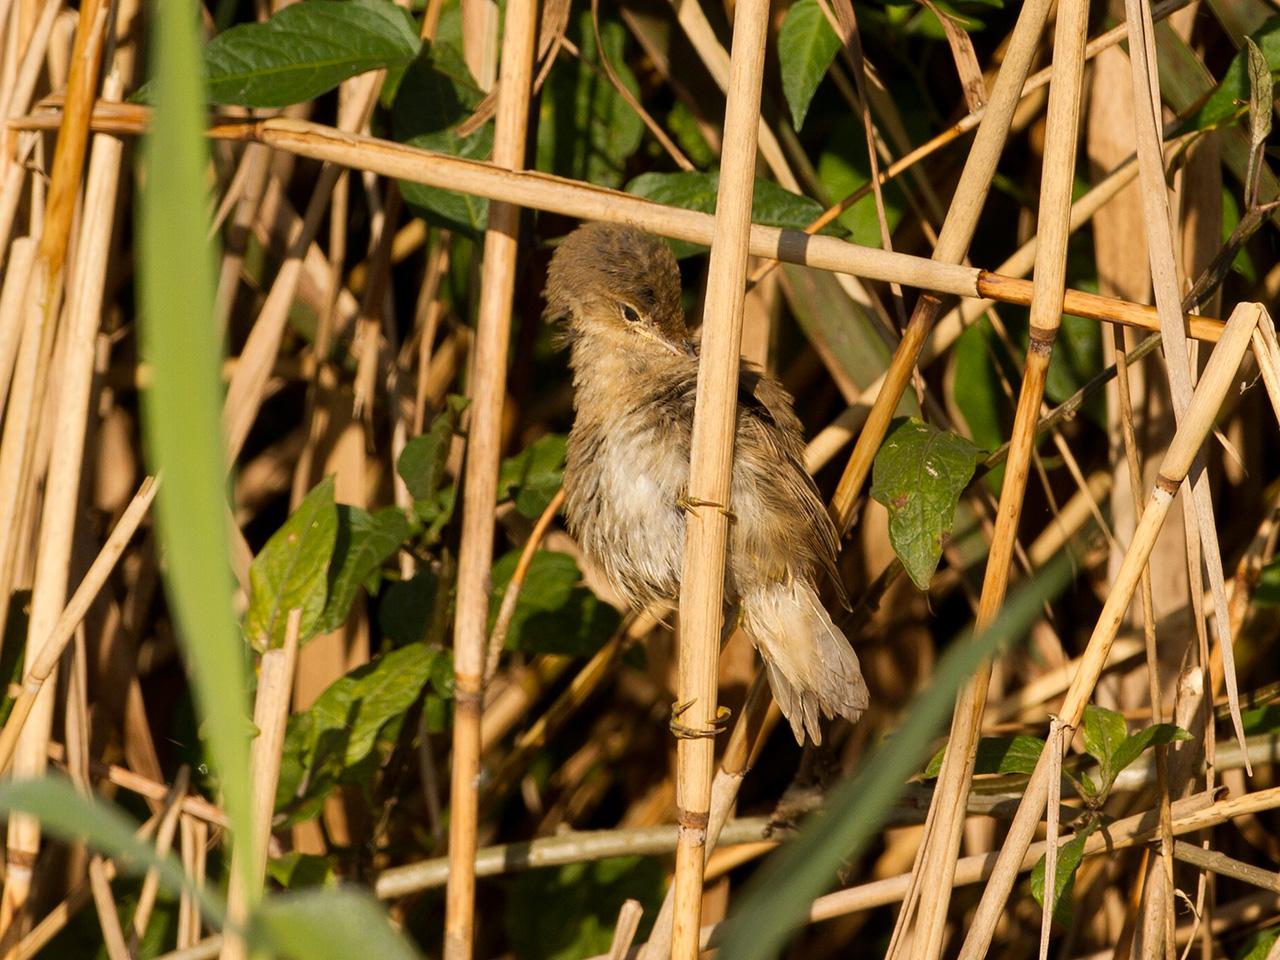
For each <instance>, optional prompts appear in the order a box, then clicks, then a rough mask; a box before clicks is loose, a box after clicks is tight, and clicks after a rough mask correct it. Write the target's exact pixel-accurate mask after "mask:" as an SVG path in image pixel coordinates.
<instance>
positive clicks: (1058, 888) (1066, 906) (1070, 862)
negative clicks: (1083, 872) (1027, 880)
mask: <svg viewBox="0 0 1280 960" xmlns="http://www.w3.org/2000/svg"><path fill="white" fill-rule="evenodd" d="M1092 832H1093V829H1092V828H1089V829H1086V830H1082V831H1080V832H1079V833H1077V834H1076V835H1075V836H1074V837H1072V838H1071V839H1070V840H1068V841H1067V842H1066V843H1064V844H1063V845H1062V846H1060V847H1059V848H1058V865H1057V869H1056V870H1055V871H1054V882H1053V919H1054V920H1055V921H1057V922H1058V923H1059V924H1060V925H1062V926H1064V927H1069V926H1070V925H1071V892H1072V889H1073V888H1074V887H1075V883H1076V870H1078V869H1079V867H1080V861H1081V860H1083V859H1084V844H1085V841H1086V840H1088V839H1089V834H1090V833H1092ZM1044 871H1045V860H1044V857H1041V858H1040V859H1039V860H1038V861H1036V865H1035V867H1033V868H1032V870H1031V895H1032V896H1034V897H1035V898H1036V903H1038V904H1040V906H1041V908H1042V909H1043V907H1044Z"/></svg>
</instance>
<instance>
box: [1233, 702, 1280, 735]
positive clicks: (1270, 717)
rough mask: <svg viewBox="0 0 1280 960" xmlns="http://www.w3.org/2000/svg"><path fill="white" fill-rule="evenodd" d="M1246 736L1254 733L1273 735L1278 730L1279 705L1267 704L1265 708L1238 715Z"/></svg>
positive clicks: (1279, 721)
mask: <svg viewBox="0 0 1280 960" xmlns="http://www.w3.org/2000/svg"><path fill="white" fill-rule="evenodd" d="M1240 720H1241V723H1242V726H1243V727H1244V732H1245V735H1246V736H1250V737H1251V736H1253V735H1254V734H1255V733H1273V732H1275V731H1277V730H1280V703H1269V704H1267V705H1266V706H1265V707H1254V708H1253V709H1252V710H1246V711H1244V713H1242V714H1241V715H1240Z"/></svg>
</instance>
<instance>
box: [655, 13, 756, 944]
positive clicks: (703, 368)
mask: <svg viewBox="0 0 1280 960" xmlns="http://www.w3.org/2000/svg"><path fill="white" fill-rule="evenodd" d="M692 5H693V4H690V3H686V4H685V6H686V7H688V6H692ZM768 26H769V3H768V0H739V3H738V5H737V7H736V9H735V11H734V23H733V47H732V52H731V55H730V75H729V87H728V92H727V100H726V104H725V120H724V149H723V151H722V157H723V160H722V165H721V171H720V182H719V187H718V189H717V192H716V214H715V229H714V232H713V235H712V239H711V256H710V260H709V262H708V265H707V286H706V292H705V299H704V306H703V318H704V322H703V326H702V349H701V362H700V363H699V364H698V385H697V387H698V389H697V398H696V401H695V404H694V411H693V433H692V436H691V440H690V465H689V501H690V504H691V507H690V508H689V509H688V510H687V514H688V520H687V522H686V524H685V543H684V562H683V576H682V579H681V585H680V641H679V651H678V658H677V664H676V668H677V674H676V697H677V705H676V707H675V708H674V709H675V710H677V711H679V713H680V722H681V724H682V725H684V727H686V728H689V729H691V730H692V731H695V733H694V735H693V736H682V737H680V738H679V739H678V741H677V744H676V768H677V769H676V822H677V823H678V824H679V834H678V837H677V843H676V863H675V879H674V880H673V881H672V882H673V886H674V888H675V897H674V923H673V933H672V946H671V956H672V958H673V960H696V958H697V956H698V929H699V920H700V917H701V914H702V875H703V870H704V868H705V866H706V840H707V827H708V818H709V811H710V805H711V775H712V764H713V761H714V758H715V740H714V738H715V735H716V733H717V732H718V728H717V726H716V724H717V722H718V721H719V719H720V718H719V716H718V711H717V709H716V700H717V694H718V691H717V682H716V680H717V676H718V670H717V666H718V664H719V659H720V633H721V625H722V622H723V619H724V570H725V547H726V543H727V538H728V530H729V511H730V510H731V509H732V504H731V503H730V502H729V495H730V487H731V484H732V477H733V444H734V434H735V427H734V425H735V423H736V422H737V412H738V369H739V356H740V354H741V344H742V310H743V303H744V301H745V299H746V287H745V281H746V274H747V256H748V239H749V234H750V229H751V203H752V196H753V192H754V187H755V157H756V145H757V134H758V131H759V125H760V92H761V87H762V83H763V74H764V56H765V41H766V37H767V35H768Z"/></svg>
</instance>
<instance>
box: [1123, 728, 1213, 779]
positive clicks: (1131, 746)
mask: <svg viewBox="0 0 1280 960" xmlns="http://www.w3.org/2000/svg"><path fill="white" fill-rule="evenodd" d="M1194 739H1195V738H1194V737H1192V736H1191V734H1190V733H1189V732H1188V731H1186V730H1183V729H1182V728H1181V727H1179V726H1178V725H1177V724H1173V723H1156V724H1153V725H1151V726H1149V727H1147V728H1146V729H1145V730H1139V731H1138V732H1137V733H1135V734H1132V735H1131V736H1127V737H1125V738H1124V739H1123V740H1122V741H1120V745H1119V746H1118V747H1116V750H1115V753H1114V754H1112V756H1111V773H1112V776H1113V777H1114V776H1118V775H1119V773H1120V771H1121V770H1123V769H1124V768H1125V767H1127V766H1128V765H1129V764H1131V763H1133V761H1135V760H1137V759H1138V757H1139V756H1141V754H1142V752H1143V751H1144V750H1146V749H1147V748H1148V747H1156V746H1163V745H1164V744H1167V743H1180V742H1184V741H1187V740H1194Z"/></svg>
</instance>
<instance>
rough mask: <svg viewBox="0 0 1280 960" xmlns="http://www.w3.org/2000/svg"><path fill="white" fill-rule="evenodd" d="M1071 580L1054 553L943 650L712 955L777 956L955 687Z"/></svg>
mask: <svg viewBox="0 0 1280 960" xmlns="http://www.w3.org/2000/svg"><path fill="white" fill-rule="evenodd" d="M1072 578H1073V571H1072V566H1071V563H1070V561H1069V559H1068V558H1067V555H1066V554H1065V553H1059V554H1057V555H1056V556H1055V557H1054V558H1053V560H1051V561H1050V562H1049V563H1047V564H1045V565H1044V566H1042V567H1041V568H1040V570H1039V571H1038V572H1037V573H1036V575H1035V576H1034V578H1033V579H1032V580H1031V581H1030V582H1029V583H1027V584H1026V585H1024V586H1022V587H1020V588H1019V589H1018V590H1017V591H1015V592H1014V593H1013V594H1012V595H1011V596H1010V597H1009V599H1008V601H1007V602H1006V603H1005V605H1004V607H1003V608H1002V609H1001V612H1000V615H999V617H997V619H996V622H995V623H994V624H992V625H991V627H989V628H988V629H987V630H986V631H984V632H983V633H981V634H979V635H978V636H977V637H974V638H972V639H970V638H969V637H963V638H961V639H959V640H958V641H957V642H955V643H951V644H949V645H947V647H946V653H945V654H943V656H942V659H941V660H939V662H938V664H937V667H936V669H935V670H934V673H933V679H932V681H931V684H930V686H929V687H928V688H927V689H926V690H925V691H923V692H922V693H920V694H919V695H917V696H916V697H915V698H914V699H913V700H912V702H911V703H910V704H908V705H907V707H906V709H904V710H903V711H902V713H901V714H900V715H901V717H902V718H903V720H902V725H901V726H900V727H899V728H898V730H897V731H896V732H895V733H894V734H893V735H892V736H891V737H890V738H889V739H888V740H887V741H885V742H884V743H882V744H881V745H880V746H878V747H877V748H876V749H875V751H874V752H873V753H872V754H871V755H870V756H869V757H868V758H867V760H866V762H865V763H864V764H863V765H862V766H861V768H860V769H859V770H858V771H857V772H856V773H855V774H854V775H853V777H852V778H851V779H849V780H847V781H845V782H844V783H842V784H840V785H839V786H837V787H836V788H835V789H834V790H833V791H831V792H830V793H829V794H828V795H827V798H826V804H825V808H824V809H823V811H822V812H820V813H817V814H815V815H814V816H813V818H812V819H811V820H810V822H809V823H807V824H806V825H805V827H804V829H803V830H802V831H801V833H800V835H799V836H797V837H796V838H795V839H794V840H793V841H791V842H790V843H788V844H786V845H785V846H784V847H782V848H781V849H780V850H779V851H778V852H777V853H776V854H774V855H772V856H771V857H770V858H769V860H768V861H767V862H766V863H765V864H763V865H762V866H761V867H760V869H759V870H757V871H756V873H755V875H754V876H753V877H752V878H751V880H750V882H749V885H748V887H747V889H746V890H744V891H743V893H742V895H741V896H739V897H737V898H735V904H734V907H735V909H734V912H733V914H732V915H731V916H730V918H729V924H728V929H727V930H726V931H725V935H724V938H723V940H722V941H721V948H722V956H725V957H733V958H734V960H766V958H772V957H776V956H778V955H779V954H780V952H781V948H782V945H783V943H784V942H785V940H786V938H787V935H788V933H789V932H790V931H791V930H792V929H794V928H795V927H796V926H797V925H798V924H801V923H803V922H804V918H805V917H806V915H807V912H808V909H809V905H810V904H811V903H812V902H813V900H814V898H816V897H817V896H818V895H819V894H821V893H822V891H823V890H824V889H826V888H827V887H828V886H829V885H830V884H831V882H832V880H833V879H834V877H835V875H836V871H837V869H838V868H839V867H840V865H841V864H843V863H849V862H855V861H856V860H857V859H858V858H859V857H860V856H861V855H862V854H863V853H864V852H865V851H866V849H867V847H868V846H869V845H870V844H871V843H872V842H874V841H875V840H876V839H877V838H879V837H880V835H881V831H882V828H883V825H884V822H885V819H886V818H887V817H888V815H889V813H890V811H891V810H892V808H893V804H894V802H895V801H896V799H897V797H898V796H899V794H900V793H901V792H902V790H903V784H904V783H905V782H906V780H907V779H908V778H909V777H911V776H912V775H913V774H914V773H915V772H916V771H918V770H919V769H920V764H921V763H923V762H924V758H925V756H927V752H926V751H927V750H928V747H929V743H930V741H931V739H932V738H933V736H934V735H935V733H936V731H937V730H938V728H939V727H940V726H942V724H943V723H944V722H945V721H946V720H947V719H949V718H950V716H951V710H952V705H953V703H954V696H955V691H956V690H958V689H959V687H960V685H961V684H962V683H964V682H965V681H966V680H968V678H969V677H970V675H971V674H972V671H973V670H975V669H976V668H977V666H978V664H979V663H980V662H981V661H982V659H983V658H984V657H986V656H988V655H989V654H990V653H991V652H993V651H994V650H996V649H997V648H1000V647H1003V646H1006V645H1008V644H1010V643H1012V642H1013V641H1015V640H1019V639H1021V638H1022V637H1024V636H1025V635H1026V633H1027V631H1028V630H1030V629H1031V625H1032V623H1034V622H1035V620H1036V619H1037V618H1038V617H1039V616H1040V615H1041V606H1042V605H1043V604H1044V602H1045V601H1046V600H1049V599H1051V598H1052V597H1054V596H1056V595H1057V594H1058V593H1059V592H1060V591H1061V590H1062V589H1063V588H1064V587H1065V586H1066V585H1067V583H1069V582H1070V581H1071V579H1072Z"/></svg>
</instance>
